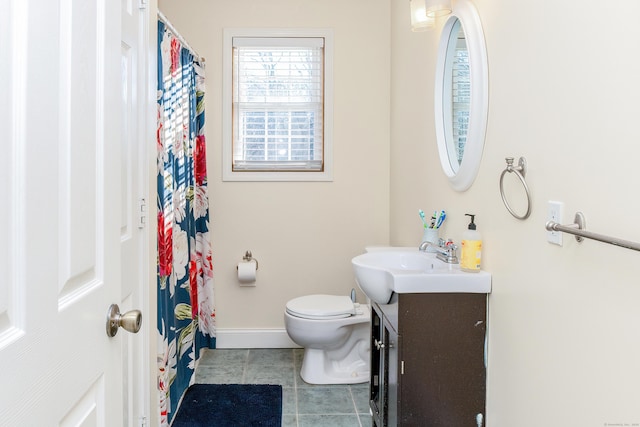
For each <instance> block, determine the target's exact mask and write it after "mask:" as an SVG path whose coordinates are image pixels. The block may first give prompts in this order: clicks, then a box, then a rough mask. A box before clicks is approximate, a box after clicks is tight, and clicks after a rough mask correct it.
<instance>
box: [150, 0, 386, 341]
mask: <svg viewBox="0 0 640 427" xmlns="http://www.w3.org/2000/svg"><path fill="white" fill-rule="evenodd" d="M158 6H159V9H160V10H162V12H163V13H164V14H165V15H166V16H167V17H168V18H169V20H170V21H171V22H172V23H173V24H174V26H175V27H177V28H178V29H179V31H180V32H181V33H182V35H183V36H184V37H185V38H186V39H187V40H188V41H189V44H190V45H191V46H192V47H193V48H194V49H195V50H197V51H198V53H200V54H201V55H202V56H204V57H205V58H206V59H207V91H208V92H207V97H206V103H207V112H206V121H207V127H206V132H207V141H208V144H207V148H208V153H207V154H208V168H209V196H210V201H211V224H212V240H213V248H214V269H215V272H214V274H215V279H214V283H215V296H216V305H217V320H218V327H219V328H220V329H221V330H222V329H227V328H246V329H258V328H283V327H284V323H283V313H284V306H285V303H286V302H287V301H288V300H289V299H291V298H293V297H296V296H300V295H305V294H310V293H336V294H344V295H348V294H349V292H350V291H351V288H353V287H355V286H356V284H355V282H354V280H353V274H352V272H351V264H350V260H351V258H352V257H353V256H355V255H357V254H359V253H361V252H362V251H363V249H364V247H365V245H367V244H372V243H376V244H386V243H388V240H389V168H390V165H389V127H390V124H389V86H390V65H389V55H390V37H389V31H390V30H389V29H390V22H389V3H388V2H387V1H376V2H371V1H365V0H356V1H348V2H344V1H343V0H302V1H301V0H270V1H251V0H244V1H238V0H216V1H209V0H181V1H168V0H164V1H162V0H161V1H159V2H158ZM364 17H366V19H363V18H364ZM252 27H262V28H280V27H283V28H289V27H315V28H332V29H333V31H334V45H335V58H334V72H335V84H334V98H335V104H334V133H333V140H334V159H333V160H334V181H333V182H328V183H327V182H325V183H322V182H316V183H309V182H306V183H273V182H271V183H267V182H265V183H250V182H249V183H247V182H222V178H221V177H222V174H221V161H222V160H221V152H222V148H221V143H222V141H221V138H222V123H221V118H222V109H221V108H222V101H221V93H222V77H221V76H222V60H221V58H222V33H223V28H252ZM246 250H251V251H252V252H253V256H254V257H255V258H256V259H258V261H259V263H260V268H259V270H258V281H257V286H256V287H255V288H251V287H249V288H241V287H239V286H238V282H237V279H236V275H235V274H236V264H237V263H238V262H239V261H241V259H242V256H243V254H244V253H245V251H246Z"/></svg>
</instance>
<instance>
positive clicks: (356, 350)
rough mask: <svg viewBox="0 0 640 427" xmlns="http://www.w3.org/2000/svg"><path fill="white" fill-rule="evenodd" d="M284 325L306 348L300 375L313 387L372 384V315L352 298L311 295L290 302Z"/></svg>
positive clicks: (364, 306) (294, 339) (367, 307)
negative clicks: (370, 352) (370, 351)
mask: <svg viewBox="0 0 640 427" xmlns="http://www.w3.org/2000/svg"><path fill="white" fill-rule="evenodd" d="M284 325H285V328H286V329H287V333H288V334H289V337H290V338H291V339H292V340H293V341H294V342H295V343H296V344H298V345H299V346H301V347H304V360H303V361H302V369H301V370H300V376H301V377H302V379H303V380H304V381H305V382H307V383H310V384H357V383H364V382H367V381H369V342H370V341H369V340H370V338H371V333H370V331H371V312H370V309H369V306H368V305H366V304H358V303H354V302H352V301H351V298H349V297H348V296H337V295H307V296H303V297H299V298H294V299H292V300H291V301H289V302H288V303H287V308H286V311H285V313H284Z"/></svg>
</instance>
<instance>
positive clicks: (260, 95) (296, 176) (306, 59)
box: [223, 30, 332, 181]
mask: <svg viewBox="0 0 640 427" xmlns="http://www.w3.org/2000/svg"><path fill="white" fill-rule="evenodd" d="M331 50H332V40H331V37H330V33H329V32H328V31H326V30H322V31H318V30H315V31H299V30H292V31H290V32H284V31H282V30H225V51H226V52H227V55H228V56H227V55H225V61H224V63H225V64H224V65H225V77H224V91H225V94H224V101H225V104H224V105H225V107H224V125H223V126H224V129H225V131H224V143H223V144H224V145H223V147H224V149H223V162H224V165H223V179H224V180H226V181H254V180H258V181H330V180H331V179H332V176H331V175H332V174H331V166H332V165H331V163H332V162H331V116H332V114H331V111H332V109H331V103H332V99H331V98H332V96H331V90H330V89H331V84H330V83H331V81H332V76H331V71H332V67H331V62H332V61H331V55H332V52H331Z"/></svg>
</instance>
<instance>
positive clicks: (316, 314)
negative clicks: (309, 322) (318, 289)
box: [286, 295, 359, 320]
mask: <svg viewBox="0 0 640 427" xmlns="http://www.w3.org/2000/svg"><path fill="white" fill-rule="evenodd" d="M357 305H359V304H357ZM286 311H287V313H289V314H290V315H292V316H295V317H301V318H303V319H315V320H331V319H342V318H345V317H350V316H353V315H354V314H356V304H354V303H353V301H351V298H349V297H348V296H339V295H306V296H303V297H298V298H294V299H292V300H291V301H289V302H288V303H287V306H286Z"/></svg>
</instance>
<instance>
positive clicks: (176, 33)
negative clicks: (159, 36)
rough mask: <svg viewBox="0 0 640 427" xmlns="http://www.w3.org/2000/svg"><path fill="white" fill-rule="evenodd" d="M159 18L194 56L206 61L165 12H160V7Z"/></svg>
mask: <svg viewBox="0 0 640 427" xmlns="http://www.w3.org/2000/svg"><path fill="white" fill-rule="evenodd" d="M158 19H159V20H161V21H162V22H164V24H165V25H166V26H167V27H169V29H170V30H171V32H172V33H173V35H174V36H176V38H177V39H178V40H180V43H182V45H183V46H185V47H186V48H187V49H189V50H190V51H191V53H193V56H195V57H196V58H197V59H198V60H199V61H201V62H205V59H204V57H202V56H200V55H199V54H198V52H196V50H195V49H194V48H192V47H191V46H190V45H189V43H188V42H187V41H186V40H185V38H184V37H182V34H180V32H179V31H178V30H176V27H174V26H173V24H172V23H171V22H169V20H168V19H167V17H166V16H164V13H162V12H160V9H158Z"/></svg>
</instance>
